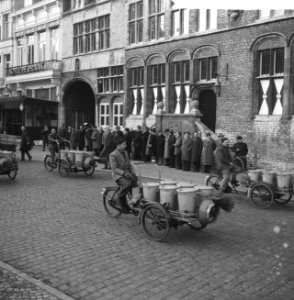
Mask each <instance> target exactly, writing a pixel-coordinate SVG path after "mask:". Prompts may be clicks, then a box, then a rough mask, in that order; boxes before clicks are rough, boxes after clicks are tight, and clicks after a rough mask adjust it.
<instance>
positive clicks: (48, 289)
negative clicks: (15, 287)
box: [0, 260, 75, 300]
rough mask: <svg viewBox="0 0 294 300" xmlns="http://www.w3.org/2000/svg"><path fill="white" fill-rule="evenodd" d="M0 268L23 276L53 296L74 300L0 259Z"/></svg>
mask: <svg viewBox="0 0 294 300" xmlns="http://www.w3.org/2000/svg"><path fill="white" fill-rule="evenodd" d="M0 268H3V269H5V270H7V271H9V272H11V273H13V274H15V275H17V276H20V277H21V278H23V279H24V280H26V281H28V282H30V283H32V284H34V285H36V286H37V287H39V288H40V289H42V290H44V291H46V292H48V293H50V294H52V295H53V296H55V297H57V298H59V299H61V300H75V299H74V298H71V297H70V296H68V295H66V294H63V293H62V292H60V291H59V290H57V289H55V288H53V287H51V286H49V285H47V284H45V283H43V282H42V281H40V280H38V279H35V278H33V277H31V276H30V275H28V274H26V273H23V272H21V271H19V270H17V269H15V268H14V267H12V266H10V265H8V264H6V263H5V262H3V261H1V260H0Z"/></svg>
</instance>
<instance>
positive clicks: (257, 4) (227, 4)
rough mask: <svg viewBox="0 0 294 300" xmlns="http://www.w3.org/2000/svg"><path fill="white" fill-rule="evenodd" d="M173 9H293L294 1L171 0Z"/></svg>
mask: <svg viewBox="0 0 294 300" xmlns="http://www.w3.org/2000/svg"><path fill="white" fill-rule="evenodd" d="M172 1H173V2H174V3H175V5H174V8H217V9H294V1H289V0H276V1H268V0H265V1H264V0H262V1H257V0H243V1H242V0H241V1H240V0H239V1H233V0H205V1H197V0H172Z"/></svg>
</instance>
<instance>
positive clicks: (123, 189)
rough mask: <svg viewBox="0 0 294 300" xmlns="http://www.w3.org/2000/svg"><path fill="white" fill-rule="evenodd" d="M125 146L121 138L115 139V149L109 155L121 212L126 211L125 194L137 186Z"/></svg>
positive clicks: (136, 179)
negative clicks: (117, 189) (118, 187)
mask: <svg viewBox="0 0 294 300" xmlns="http://www.w3.org/2000/svg"><path fill="white" fill-rule="evenodd" d="M126 146H127V144H126V141H125V139H124V138H123V137H119V138H117V139H116V149H115V150H114V151H113V152H111V153H110V155H109V164H110V167H111V171H112V172H111V173H112V178H113V180H114V181H115V182H116V183H117V184H118V185H119V186H120V190H119V193H118V201H119V204H120V206H121V207H122V209H123V210H127V209H128V205H127V203H126V197H125V196H126V194H127V193H128V192H130V191H131V189H132V187H135V186H137V181H138V178H137V176H136V173H135V172H134V170H133V168H132V166H131V164H130V158H129V155H128V153H127V151H125V148H126Z"/></svg>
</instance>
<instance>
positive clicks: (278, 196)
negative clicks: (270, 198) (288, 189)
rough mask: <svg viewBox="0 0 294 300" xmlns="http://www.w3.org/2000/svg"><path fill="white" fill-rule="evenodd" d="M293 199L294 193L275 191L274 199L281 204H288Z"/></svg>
mask: <svg viewBox="0 0 294 300" xmlns="http://www.w3.org/2000/svg"><path fill="white" fill-rule="evenodd" d="M291 199H292V193H275V197H274V201H275V202H277V203H279V204H286V203H288V202H289V201H290V200H291Z"/></svg>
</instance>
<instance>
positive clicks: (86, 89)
mask: <svg viewBox="0 0 294 300" xmlns="http://www.w3.org/2000/svg"><path fill="white" fill-rule="evenodd" d="M63 104H64V111H65V124H66V126H72V127H73V128H78V127H79V125H80V124H82V123H85V122H87V123H89V124H95V95H94V93H93V90H92V88H91V86H90V85H89V84H88V83H86V82H85V81H83V80H73V81H72V82H70V83H69V84H68V85H67V87H66V89H65V91H64V97H63Z"/></svg>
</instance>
